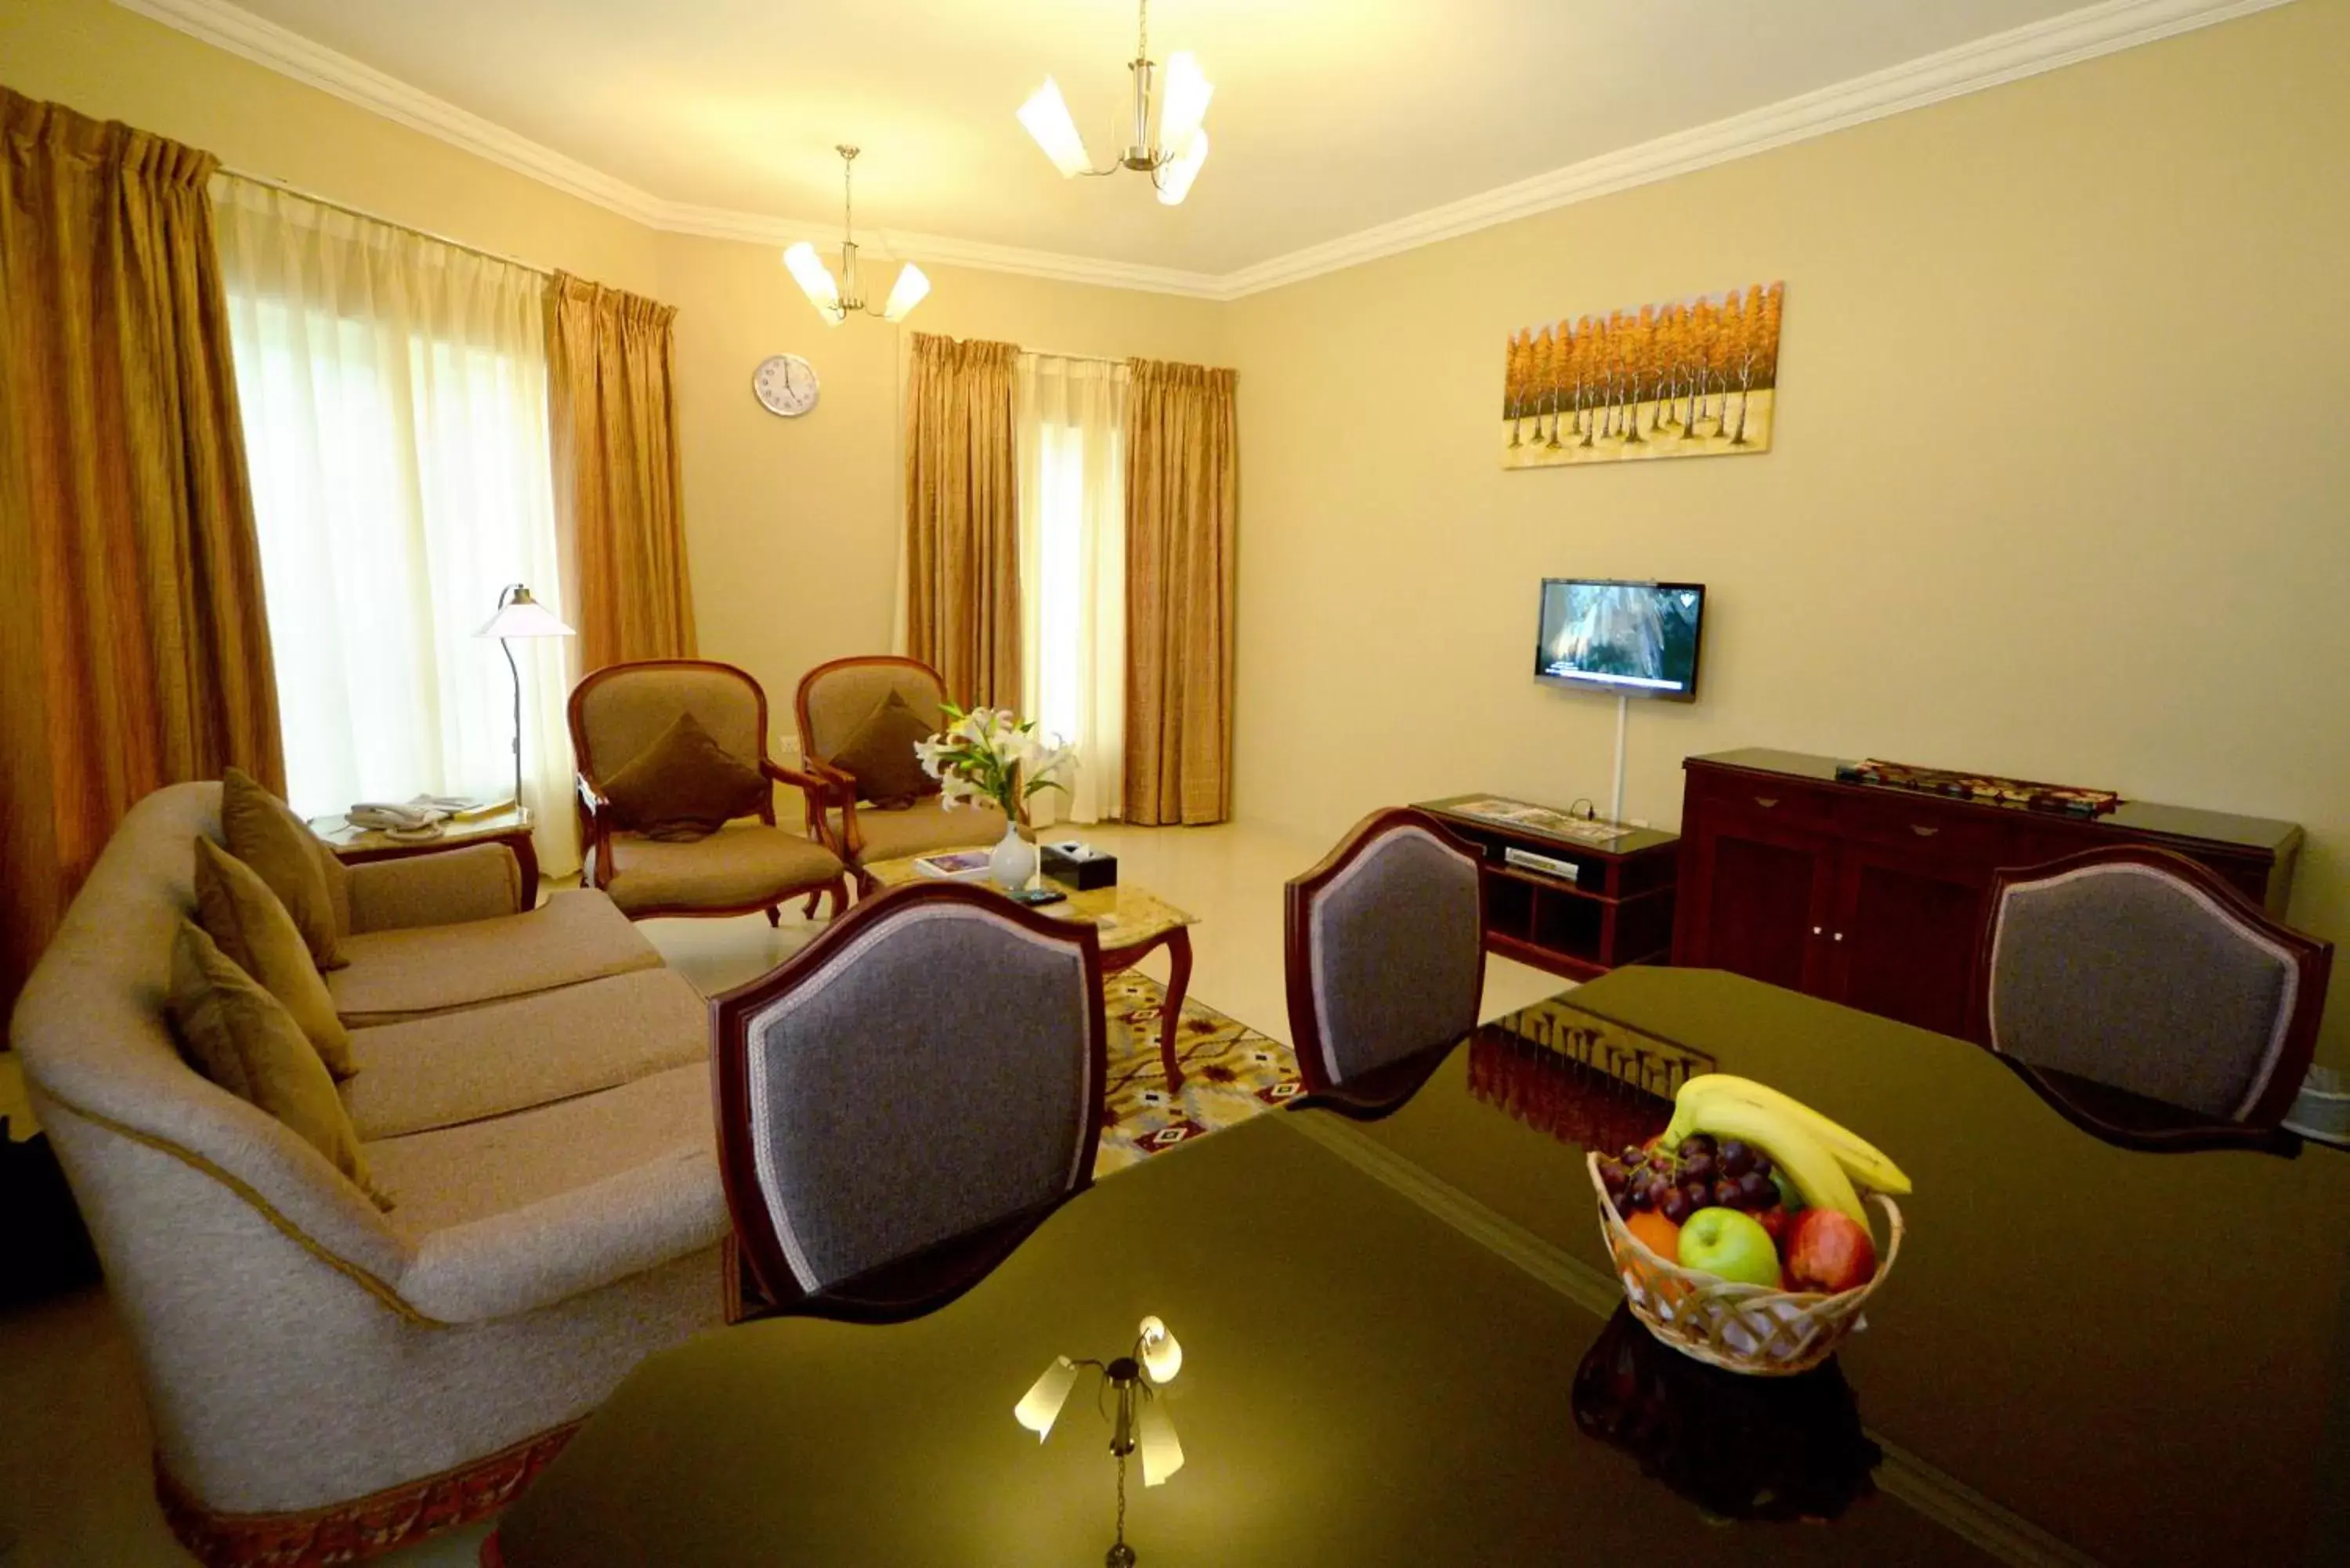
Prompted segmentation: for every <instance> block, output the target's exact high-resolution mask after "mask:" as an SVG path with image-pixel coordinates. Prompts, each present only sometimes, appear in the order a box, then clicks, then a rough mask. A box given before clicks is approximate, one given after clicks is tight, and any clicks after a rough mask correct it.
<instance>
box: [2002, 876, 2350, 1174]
mask: <svg viewBox="0 0 2350 1568" xmlns="http://www.w3.org/2000/svg"><path fill="white" fill-rule="evenodd" d="M1990 906H1991V908H1990V914H1989V917H1988V919H1986V920H1985V922H1984V927H1983V931H1982V938H1981V945H1980V947H1979V948H1978V949H1977V952H1976V961H1975V985H1974V995H1973V1017H1972V1020H1971V1023H1972V1028H1971V1033H1972V1034H1973V1036H1974V1038H1975V1039H1976V1040H1977V1041H1978V1042H1979V1043H1981V1044H1984V1045H1987V1046H1989V1047H1990V1048H1991V1050H1992V1051H1993V1052H1994V1053H1996V1054H1998V1055H1999V1056H2000V1058H2001V1059H2002V1061H2004V1062H2005V1063H2006V1064H2008V1066H2009V1067H2011V1068H2012V1069H2013V1070H2014V1071H2015V1073H2016V1074H2017V1075H2018V1076H2020V1077H2022V1079H2023V1080H2024V1081H2025V1082H2026V1083H2028V1084H2030V1085H2032V1086H2033V1089H2034V1090H2036V1091H2037V1092H2038V1093H2039V1095H2040V1096H2041V1097H2042V1098H2043V1099H2044V1100H2046V1101H2047V1102H2048V1103H2049V1104H2050V1106H2053V1107H2054V1109H2055V1110H2056V1111H2057V1112H2058V1113H2059V1114H2060V1115H2062V1116H2064V1117H2065V1118H2066V1119H2067V1120H2069V1121H2071V1122H2072V1123H2073V1124H2074V1126H2076V1127H2080V1128H2082V1129H2083V1130H2084V1131H2085V1132H2089V1133H2091V1134H2094V1135H2095V1136H2096V1137H2101V1138H2104V1139H2105V1140H2106V1141H2107V1142H2108V1143H2113V1144H2117V1145H2120V1146H2121V1147H2126V1148H2135V1149H2141V1150H2147V1151H2155V1152H2161V1151H2177V1152H2184V1151H2189V1150H2195V1149H2210V1148H2241V1149H2252V1150H2257V1151H2260V1152H2263V1153H2271V1154H2282V1155H2288V1156H2290V1155H2292V1154H2294V1153H2297V1152H2298V1151H2299V1148H2300V1140H2299V1139H2298V1138H2297V1137H2295V1136H2294V1135H2293V1133H2292V1132H2291V1131H2289V1130H2287V1129H2286V1128H2284V1127H2282V1126H2280V1125H2279V1124H2280V1123H2281V1121H2282V1117H2283V1116H2284V1115H2285V1113H2286V1112H2287V1111H2289V1110H2290V1109H2292V1107H2293V1098H2294V1096H2295V1095H2296V1094H2298V1093H2299V1091H2300V1088H2301V1084H2302V1079H2303V1075H2304V1074H2306V1073H2307V1071H2308V1068H2309V1063H2310V1057H2311V1055H2312V1054H2313V1053H2314V1051H2315V1049H2316V1045H2317V1027H2318V1019H2319V1016H2320V1014H2322V1013H2323V1012H2324V1010H2325V986H2326V981H2327V978H2328V975H2329V973H2330V971H2331V970H2332V967H2333V960H2334V945H2333V944H2332V943H2331V942H2327V941H2323V940H2319V939H2317V938H2314V937H2310V936H2306V935H2304V934H2303V933H2302V932H2300V931H2297V930H2294V929H2293V928H2292V927H2290V926H2287V925H2285V924H2283V923H2282V922H2281V921H2279V920H2277V919H2274V918H2272V916H2271V915H2270V914H2269V913H2268V912H2267V911H2266V910H2265V909H2261V908H2260V907H2259V906H2258V905H2256V904H2254V903H2253V902H2252V901H2251V899H2250V898H2245V897H2244V895H2243V894H2242V893H2241V892H2239V891H2237V889H2236V888H2233V887H2231V886H2230V885H2229V883H2228V882H2226V881H2225V880H2224V879H2222V878H2221V877H2220V876H2219V875H2218V874H2217V873H2216V872H2214V871H2212V870H2211V869H2210V867H2206V866H2203V865H2200V864H2199V863H2198V862H2196V861H2193V860H2189V859H2188V858H2187V857H2184V856H2180V855H2175V854H2172V853H2171V852H2170V851H2168V850H2166V849H2158V848H2154V847H2151V846H2145V845H2121V846H2112V847H2107V848H2101V849H2092V850H2088V851H2086V852H2085V853H2082V854H2078V855H2073V856H2068V857H2065V858H2064V859H2061V860H2054V861H2051V862H2049V863H2048V864H2046V865H2043V866H2032V867H2020V868H2009V869H2003V870H2000V871H1997V872H1994V873H1993V874H1992V879H1991V898H1990Z"/></svg>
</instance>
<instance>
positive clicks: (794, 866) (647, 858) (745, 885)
mask: <svg viewBox="0 0 2350 1568" xmlns="http://www.w3.org/2000/svg"><path fill="white" fill-rule="evenodd" d="M607 842H608V846H609V848H610V850H611V856H612V869H611V871H610V873H609V875H608V876H607V877H605V880H604V886H603V891H604V892H605V893H606V894H607V895H608V896H609V897H610V898H611V900H612V902H614V903H615V904H618V905H619V907H620V908H621V909H625V910H627V911H628V912H629V913H630V914H632V915H636V914H642V913H644V912H646V911H648V910H655V909H753V908H755V907H757V906H758V905H760V904H763V903H765V902H767V901H769V900H772V899H775V898H782V897H784V896H785V894H787V893H793V892H797V891H799V890H801V889H803V888H809V887H813V886H816V885H818V884H821V883H824V882H828V881H830V880H832V879H833V878H834V877H837V876H839V875H840V874H841V869H842V867H841V864H840V857H838V856H837V855H835V854H833V852H832V851H831V850H829V849H827V848H826V847H825V846H823V845H821V844H818V843H816V841H815V840H814V839H812V838H809V837H807V836H806V835H804V834H798V833H787V832H785V830H784V829H782V828H780V827H769V826H767V825H766V824H764V823H760V822H733V823H729V824H727V825H726V826H724V827H723V828H721V829H719V830H718V831H717V832H716V833H713V834H712V835H711V836H709V837H707V838H702V839H697V840H695V841H694V842H692V843H691V844H665V843H663V842H661V841H660V839H656V838H647V837H644V836H641V835H639V834H634V833H615V834H613V835H612V836H611V837H610V838H609V839H608V841H607ZM590 853H591V855H592V853H593V852H592V851H591V852H590ZM597 870H598V867H594V866H593V865H592V864H591V865H590V867H589V872H590V875H591V876H592V875H594V874H595V872H596V871H597Z"/></svg>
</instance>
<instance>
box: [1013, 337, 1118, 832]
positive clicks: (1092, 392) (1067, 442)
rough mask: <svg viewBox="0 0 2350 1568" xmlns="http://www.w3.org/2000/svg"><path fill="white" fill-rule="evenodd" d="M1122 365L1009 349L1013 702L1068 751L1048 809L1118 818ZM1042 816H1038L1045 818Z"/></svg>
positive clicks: (1079, 816)
mask: <svg viewBox="0 0 2350 1568" xmlns="http://www.w3.org/2000/svg"><path fill="white" fill-rule="evenodd" d="M1126 380H1127V375H1126V367H1125V366H1123V365H1113V364H1107V363H1105V362H1103V361H1101V360H1097V359H1065V358H1057V357H1055V356H1053V355H1047V354H1023V355H1022V356H1021V357H1020V386H1019V421H1020V585H1021V591H1020V616H1021V628H1020V629H1021V685H1022V687H1023V692H1022V700H1023V706H1024V707H1025V709H1026V710H1027V712H1028V714H1029V715H1030V716H1032V717H1034V718H1035V719H1036V720H1037V721H1038V722H1040V723H1041V724H1042V726H1043V727H1044V729H1045V730H1046V731H1048V732H1052V733H1054V734H1056V735H1059V736H1060V737H1061V738H1062V739H1063V740H1064V741H1066V742H1068V743H1069V744H1071V745H1073V746H1075V747H1076V749H1077V773H1076V778H1075V779H1073V780H1072V781H1070V783H1071V788H1070V792H1069V794H1068V795H1067V796H1066V797H1062V796H1059V795H1055V794H1045V795H1041V796H1039V797H1038V799H1039V801H1040V802H1041V801H1047V800H1049V801H1052V802H1053V803H1054V804H1055V809H1056V811H1057V813H1058V814H1059V815H1066V816H1067V817H1069V818H1070V819H1072V820H1074V821H1077V822H1100V821H1104V820H1106V819H1109V818H1114V817H1116V816H1117V815H1118V812H1119V808H1120V805H1121V804H1122V796H1123V789H1122V785H1123V782H1124V769H1125V763H1126V469H1125V447H1126ZM1048 820H1049V819H1048Z"/></svg>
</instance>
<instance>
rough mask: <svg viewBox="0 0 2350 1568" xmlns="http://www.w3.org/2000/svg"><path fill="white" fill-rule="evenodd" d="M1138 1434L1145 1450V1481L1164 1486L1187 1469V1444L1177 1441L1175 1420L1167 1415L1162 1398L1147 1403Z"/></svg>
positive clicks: (1143, 1462) (1139, 1422)
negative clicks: (1185, 1460)
mask: <svg viewBox="0 0 2350 1568" xmlns="http://www.w3.org/2000/svg"><path fill="white" fill-rule="evenodd" d="M1137 1426H1138V1427H1139V1428H1140V1429H1139V1431H1138V1433H1137V1434H1136V1435H1137V1437H1138V1438H1139V1439H1140V1445H1139V1446H1140V1447H1141V1449H1142V1484H1143V1485H1144V1486H1164V1485H1166V1484H1167V1478H1168V1477H1169V1476H1171V1475H1173V1474H1174V1473H1175V1472H1176V1471H1177V1470H1180V1469H1182V1468H1183V1445H1182V1444H1180V1443H1179V1442H1177V1441H1176V1440H1175V1423H1174V1422H1172V1421H1170V1420H1169V1419H1168V1418H1167V1411H1166V1408H1165V1406H1164V1403H1163V1402H1162V1401H1160V1400H1158V1399H1149V1400H1145V1401H1144V1402H1143V1406H1142V1412H1141V1416H1140V1418H1139V1421H1138V1422H1137Z"/></svg>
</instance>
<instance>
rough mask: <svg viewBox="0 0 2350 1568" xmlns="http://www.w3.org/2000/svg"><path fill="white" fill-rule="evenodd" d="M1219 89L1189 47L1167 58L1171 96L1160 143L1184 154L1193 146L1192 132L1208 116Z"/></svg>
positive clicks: (1161, 112)
mask: <svg viewBox="0 0 2350 1568" xmlns="http://www.w3.org/2000/svg"><path fill="white" fill-rule="evenodd" d="M1215 96H1216V88H1215V84H1214V83H1213V82H1211V81H1210V80H1209V79H1208V78H1206V77H1205V76H1204V75H1202V74H1201V70H1200V62H1199V61H1198V60H1197V59H1196V58H1194V57H1192V54H1191V50H1189V49H1178V50H1176V51H1175V53H1173V54H1172V55H1170V56H1169V57H1167V97H1166V99H1165V100H1164V103H1163V106H1162V107H1161V108H1160V109H1159V145H1160V146H1161V147H1165V148H1168V149H1170V150H1171V151H1174V152H1176V153H1178V154H1180V153H1181V152H1183V151H1185V150H1187V149H1188V148H1189V147H1190V146H1191V133H1192V132H1193V131H1195V130H1199V129H1200V122H1201V120H1203V119H1207V118H1208V100H1209V99H1211V98H1213V97H1215Z"/></svg>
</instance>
